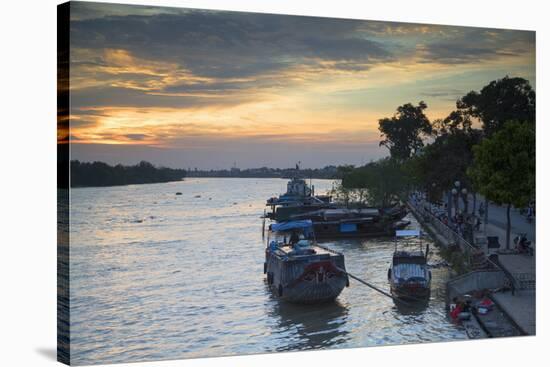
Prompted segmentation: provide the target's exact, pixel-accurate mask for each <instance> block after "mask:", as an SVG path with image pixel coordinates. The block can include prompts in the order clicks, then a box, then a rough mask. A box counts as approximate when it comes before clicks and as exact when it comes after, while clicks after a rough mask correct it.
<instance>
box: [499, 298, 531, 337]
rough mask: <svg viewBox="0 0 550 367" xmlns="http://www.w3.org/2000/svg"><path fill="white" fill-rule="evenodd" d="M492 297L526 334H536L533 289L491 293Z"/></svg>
mask: <svg viewBox="0 0 550 367" xmlns="http://www.w3.org/2000/svg"><path fill="white" fill-rule="evenodd" d="M493 299H494V300H495V302H496V303H497V304H498V305H499V306H500V308H501V309H502V310H503V311H504V312H506V314H507V315H508V316H509V317H510V318H511V319H512V320H514V322H515V323H516V324H517V325H518V326H519V327H520V328H521V329H522V331H523V332H524V333H526V334H528V335H535V334H536V304H537V303H536V293H535V291H519V292H517V293H516V294H515V295H512V293H511V292H504V293H493Z"/></svg>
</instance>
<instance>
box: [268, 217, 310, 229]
mask: <svg viewBox="0 0 550 367" xmlns="http://www.w3.org/2000/svg"><path fill="white" fill-rule="evenodd" d="M311 227H313V222H311V220H310V219H305V220H293V221H290V222H281V223H273V224H272V225H271V230H272V231H274V232H284V231H291V230H293V229H304V230H305V229H308V228H311Z"/></svg>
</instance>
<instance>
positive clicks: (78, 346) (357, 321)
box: [70, 178, 466, 364]
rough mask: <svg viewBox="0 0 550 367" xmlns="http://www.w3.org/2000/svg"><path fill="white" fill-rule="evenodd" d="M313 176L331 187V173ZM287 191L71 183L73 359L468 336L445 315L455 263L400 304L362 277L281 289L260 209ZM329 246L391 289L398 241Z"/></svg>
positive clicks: (201, 182) (202, 183) (196, 183)
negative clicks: (326, 295)
mask: <svg viewBox="0 0 550 367" xmlns="http://www.w3.org/2000/svg"><path fill="white" fill-rule="evenodd" d="M313 184H314V185H315V188H316V192H317V193H322V192H324V191H326V190H328V189H330V187H331V185H332V181H330V180H313ZM285 190H286V180H282V179H238V178H189V179H186V180H184V181H181V182H171V183H162V184H150V185H131V186H120V187H106V188H77V189H72V190H71V208H70V218H71V233H70V251H71V252H70V282H71V283H70V286H71V288H70V302H71V310H70V312H71V313H70V316H71V362H72V363H73V364H93V363H117V362H129V361H146V360H160V359H179V358H195V357H213V356H222V355H235V354H252V353H262V352H275V351H288V350H306V349H318V348H348V347H366V346H380V345H395V344H403V343H418V342H439V341H450V340H460V339H466V335H465V333H464V331H463V330H462V329H461V327H460V326H456V325H454V324H453V323H452V322H451V321H450V320H449V319H448V318H447V317H446V314H445V302H444V284H445V281H446V279H447V278H448V276H449V273H448V272H449V271H448V269H446V268H439V269H433V270H432V272H433V282H432V296H431V299H430V301H429V303H428V305H427V306H421V307H414V308H403V307H402V306H400V307H396V305H395V304H394V301H392V300H391V299H389V298H386V297H385V296H383V295H381V294H379V293H377V292H375V291H373V290H371V289H369V288H367V287H365V286H364V285H361V284H359V283H357V282H355V281H354V280H351V285H350V287H349V288H346V289H344V291H343V292H342V293H341V295H340V296H339V297H338V298H337V300H336V302H334V303H331V304H326V305H322V306H297V305H289V304H284V303H281V302H279V301H278V300H276V299H275V298H273V297H272V295H271V294H270V292H269V291H268V289H267V286H266V282H265V276H264V274H263V262H264V244H263V242H262V236H261V219H260V216H261V214H262V213H263V210H264V208H265V206H264V204H265V200H266V199H267V198H268V197H271V196H276V195H278V194H279V193H281V192H284V191H285ZM176 192H181V195H176ZM409 219H410V220H412V221H413V222H412V224H411V227H416V226H418V224H417V222H416V221H415V220H414V218H413V217H412V216H410V217H409ZM428 241H429V240H428ZM323 244H324V245H326V246H328V247H331V248H333V249H335V250H337V251H341V252H342V253H344V255H345V261H346V267H347V270H348V271H349V272H350V273H352V274H355V275H357V276H360V277H363V278H364V279H367V280H368V281H370V282H371V283H373V284H376V285H378V286H379V287H381V288H383V289H385V290H387V289H388V284H387V279H386V274H387V269H388V266H389V264H390V260H391V256H392V251H393V248H394V242H393V239H391V238H386V239H364V240H349V239H347V240H339V241H329V242H324V243H323ZM431 247H432V249H433V251H434V255H433V256H432V258H431V261H432V262H433V261H437V260H438V256H437V249H436V248H435V246H431Z"/></svg>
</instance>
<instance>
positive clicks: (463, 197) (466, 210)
mask: <svg viewBox="0 0 550 367" xmlns="http://www.w3.org/2000/svg"><path fill="white" fill-rule="evenodd" d="M462 200H464V213H466V214H468V190H467V189H466V188H465V187H464V188H463V189H462Z"/></svg>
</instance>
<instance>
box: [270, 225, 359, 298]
mask: <svg viewBox="0 0 550 367" xmlns="http://www.w3.org/2000/svg"><path fill="white" fill-rule="evenodd" d="M269 227H270V228H269V232H268V236H267V246H266V249H265V257H266V260H265V264H264V273H265V274H267V283H268V286H269V288H270V289H271V291H272V292H273V294H274V295H275V296H276V297H278V298H279V299H281V300H284V301H288V302H292V303H322V302H328V301H332V300H334V299H335V298H336V297H338V295H339V294H340V293H341V292H342V290H343V289H344V287H346V286H348V285H349V279H348V276H347V274H346V273H345V262H344V255H343V254H341V253H339V252H336V251H333V250H331V249H329V248H326V247H324V246H320V245H318V244H317V242H316V240H315V233H314V231H313V224H312V222H311V221H310V220H301V221H288V222H282V223H273V224H271V225H270V226H269Z"/></svg>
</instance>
